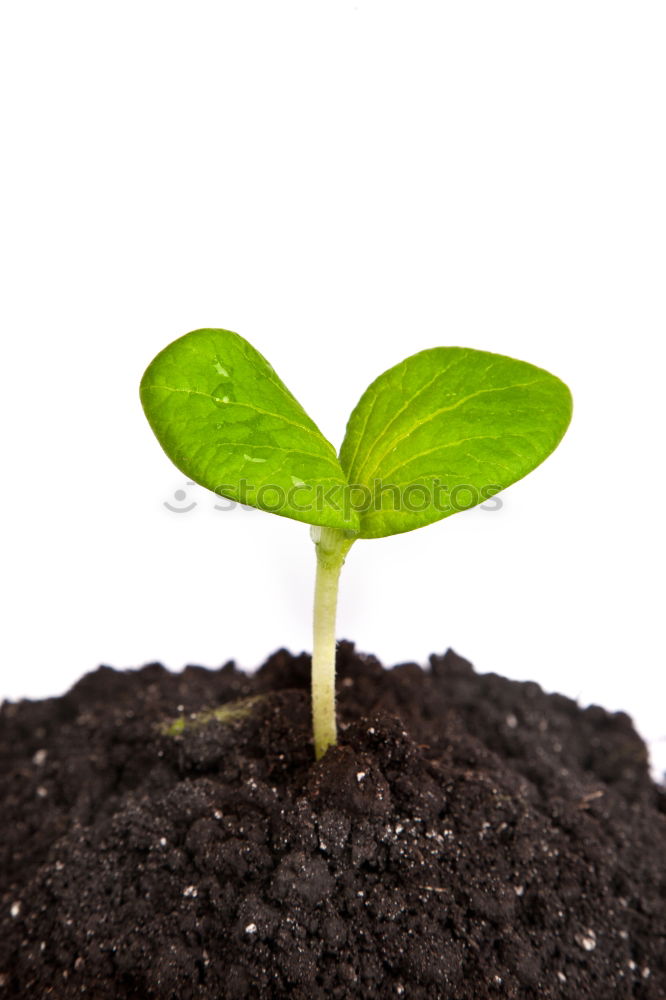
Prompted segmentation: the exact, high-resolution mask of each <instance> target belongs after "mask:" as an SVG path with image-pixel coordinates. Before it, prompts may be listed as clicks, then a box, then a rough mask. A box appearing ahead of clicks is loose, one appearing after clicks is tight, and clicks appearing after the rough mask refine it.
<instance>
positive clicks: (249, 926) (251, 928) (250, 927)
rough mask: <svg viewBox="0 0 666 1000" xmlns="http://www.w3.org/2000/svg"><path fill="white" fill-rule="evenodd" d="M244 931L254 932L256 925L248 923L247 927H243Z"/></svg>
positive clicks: (247, 932) (255, 931)
mask: <svg viewBox="0 0 666 1000" xmlns="http://www.w3.org/2000/svg"><path fill="white" fill-rule="evenodd" d="M245 933H246V934H256V933H257V925H256V924H248V925H247V927H246V928H245Z"/></svg>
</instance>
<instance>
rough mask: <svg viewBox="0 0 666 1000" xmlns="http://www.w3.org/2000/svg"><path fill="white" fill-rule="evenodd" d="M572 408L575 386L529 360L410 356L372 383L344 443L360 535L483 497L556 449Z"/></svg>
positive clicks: (447, 353)
mask: <svg viewBox="0 0 666 1000" xmlns="http://www.w3.org/2000/svg"><path fill="white" fill-rule="evenodd" d="M571 409H572V402H571V393H570V392H569V389H568V388H567V386H566V385H565V384H564V383H563V382H561V381H560V380H559V379H558V378H556V377H555V376H554V375H551V374H549V373H548V372H547V371H544V370H543V369H541V368H537V367H535V366H534V365H531V364H528V363H526V362H524V361H515V360H514V359H513V358H507V357H504V356H503V355H500V354H491V353H488V352H486V351H476V350H472V349H471V348H465V347H435V348H432V349H431V350H426V351H421V352H420V353H418V354H414V355H412V356H411V357H409V358H406V359H405V360H404V361H402V362H401V363H400V364H398V365H396V366H395V367H394V368H390V369H389V370H388V371H386V372H384V374H383V375H380V376H379V378H377V379H376V380H375V381H374V382H373V383H372V384H371V385H370V386H369V387H368V389H367V390H366V391H365V393H364V394H363V396H362V397H361V399H360V401H359V403H358V405H357V406H356V408H355V409H354V411H353V413H352V415H351V417H350V419H349V423H348V424H347V432H346V435H345V439H344V441H343V444H342V448H341V449H340V464H341V466H342V468H343V470H344V472H345V473H346V475H347V479H348V481H349V483H350V484H352V486H353V487H354V489H353V491H352V501H353V504H354V505H355V506H356V507H357V509H358V510H359V513H360V517H361V534H360V537H362V538H380V537H382V536H384V535H393V534H397V533H399V532H403V531H410V530H412V529H413V528H419V527H421V526H423V525H426V524H431V523H432V522H433V521H438V520H440V519H441V518H443V517H448V516H449V515H451V514H454V513H456V511H459V510H464V509H467V508H468V507H473V506H475V505H476V504H478V503H483V501H484V500H487V499H488V498H489V497H490V496H492V495H494V494H495V493H497V492H499V490H501V489H504V488H505V487H506V486H509V485H510V484H511V483H515V482H516V481H517V480H518V479H522V477H523V476H526V475H527V473H528V472H530V471H531V470H532V469H534V468H535V467H536V466H537V465H539V464H540V463H541V462H543V460H544V459H545V458H546V457H547V456H548V455H550V453H551V452H552V451H553V450H554V449H555V447H556V446H557V444H558V443H559V441H560V440H561V438H562V436H563V435H564V432H565V431H566V429H567V426H568V424H569V421H570V419H571Z"/></svg>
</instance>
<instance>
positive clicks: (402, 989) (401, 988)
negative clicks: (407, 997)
mask: <svg viewBox="0 0 666 1000" xmlns="http://www.w3.org/2000/svg"><path fill="white" fill-rule="evenodd" d="M395 991H396V993H397V994H398V996H399V997H401V996H402V994H403V993H404V992H405V987H404V986H402V985H401V984H400V983H398V985H397V986H396V988H395Z"/></svg>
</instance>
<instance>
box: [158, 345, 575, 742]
mask: <svg viewBox="0 0 666 1000" xmlns="http://www.w3.org/2000/svg"><path fill="white" fill-rule="evenodd" d="M141 402H142V404H143V408H144V410H145V413H146V416H147V418H148V421H149V423H150V425H151V427H152V429H153V431H154V432H155V434H156V436H157V439H158V441H159V442H160V444H161V445H162V447H163V449H164V451H165V452H166V453H167V455H168V456H169V458H170V459H171V460H172V462H174V464H175V465H176V466H177V467H178V468H179V469H180V470H181V472H183V473H184V474H185V475H186V476H187V477H188V479H192V480H193V481H195V482H197V483H199V484H200V485H202V486H205V487H207V488H208V489H210V490H213V491H214V492H215V493H217V494H218V495H220V496H223V497H227V498H229V499H231V500H235V501H238V502H240V503H243V504H248V505H250V506H252V507H258V508H259V509H261V510H266V511H270V512H271V513H273V514H280V515H281V516H283V517H291V518H294V519H295V520H297V521H304V522H305V523H306V524H310V525H311V529H310V531H311V535H312V538H313V541H314V543H315V547H316V553H317V577H316V584H315V599H314V641H313V652H312V720H313V730H314V746H315V755H316V757H317V759H319V758H320V757H321V756H322V755H323V754H324V753H325V751H326V749H327V747H329V746H332V745H334V744H335V743H336V720H335V616H336V605H337V594H338V580H339V576H340V570H341V569H342V565H343V563H344V561H345V557H346V555H347V553H348V552H349V549H350V548H351V546H352V545H353V543H354V542H355V541H356V540H357V539H359V538H382V537H384V536H386V535H395V534H398V533H399V532H403V531H411V530H412V529H414V528H420V527H422V526H423V525H426V524H432V523H433V522H434V521H439V520H441V519H442V518H444V517H448V516H449V515H450V514H454V513H456V512H457V511H460V510H466V509H468V508H470V507H474V506H475V505H476V504H479V503H483V502H484V501H485V500H488V499H489V498H490V497H491V496H493V495H494V494H495V493H497V492H499V490H502V489H504V488H505V487H506V486H510V485H511V483H515V482H516V481H517V480H518V479H522V477H523V476H526V475H527V473H528V472H531V470H532V469H534V468H536V466H537V465H539V464H540V463H541V462H543V460H544V459H545V458H547V456H548V455H550V453H551V452H552V451H553V450H554V449H555V448H556V446H557V445H558V443H559V441H560V440H561V438H562V436H563V434H564V432H565V430H566V428H567V426H568V424H569V420H570V419H571V393H570V392H569V390H568V388H567V387H566V385H564V383H563V382H561V381H560V380H559V379H558V378H555V376H554V375H550V374H549V373H548V372H546V371H544V370H543V369H541V368H536V367H535V366H534V365H530V364H527V363H526V362H524V361H515V360H513V359H512V358H507V357H504V356H502V355H500V354H490V353H488V352H487V351H475V350H472V349H471V348H466V347H434V348H432V349H431V350H426V351H420V352H419V353H418V354H414V355H412V356H411V357H409V358H406V359H405V360H404V361H401V362H400V364H398V365H395V367H393V368H389V370H388V371H386V372H384V374H383V375H380V376H379V378H377V379H376V380H375V381H374V382H373V383H372V384H371V385H370V386H369V388H368V389H366V391H365V392H364V394H363V395H362V396H361V399H360V401H359V402H358V404H357V406H356V407H355V409H354V410H353V412H352V414H351V417H350V418H349V422H348V424H347V431H346V434H345V439H344V441H343V442H342V447H341V448H340V453H339V455H337V454H336V452H335V449H334V448H333V446H332V445H331V444H329V442H328V441H327V440H326V438H325V437H324V436H323V434H322V433H321V431H320V430H319V429H318V427H317V426H316V424H314V423H313V421H312V420H311V419H310V417H309V416H308V415H307V413H306V412H305V410H304V409H303V408H302V406H301V405H300V404H299V403H298V402H297V400H296V399H295V398H294V396H292V394H291V393H290V392H289V390H288V389H287V387H286V386H285V385H284V383H283V382H282V381H281V380H280V379H279V378H278V376H277V375H276V373H275V371H274V370H273V368H272V367H271V366H270V365H269V363H268V362H267V361H266V359H265V358H264V357H262V355H261V354H259V352H258V351H256V350H255V349H254V347H252V346H251V344H249V343H248V342H247V341H246V340H244V339H243V338H242V337H240V336H239V335H238V334H237V333H232V332H230V331H229V330H195V331H194V332H192V333H188V334H185V336H184V337H180V338H179V339H178V340H175V341H174V342H173V343H172V344H169V346H168V347H166V348H165V349H164V350H163V351H161V352H160V353H159V354H158V355H157V357H156V358H155V359H154V360H153V361H152V362H151V364H150V365H149V366H148V368H147V369H146V372H145V374H144V376H143V379H142V381H141Z"/></svg>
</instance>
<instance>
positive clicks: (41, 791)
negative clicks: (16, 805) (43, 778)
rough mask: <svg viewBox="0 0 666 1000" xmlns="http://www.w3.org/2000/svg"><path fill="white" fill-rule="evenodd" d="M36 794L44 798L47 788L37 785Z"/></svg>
mask: <svg viewBox="0 0 666 1000" xmlns="http://www.w3.org/2000/svg"><path fill="white" fill-rule="evenodd" d="M37 794H38V795H39V797H40V799H45V798H46V796H47V795H48V794H49V790H48V788H44V785H38V786H37Z"/></svg>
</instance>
